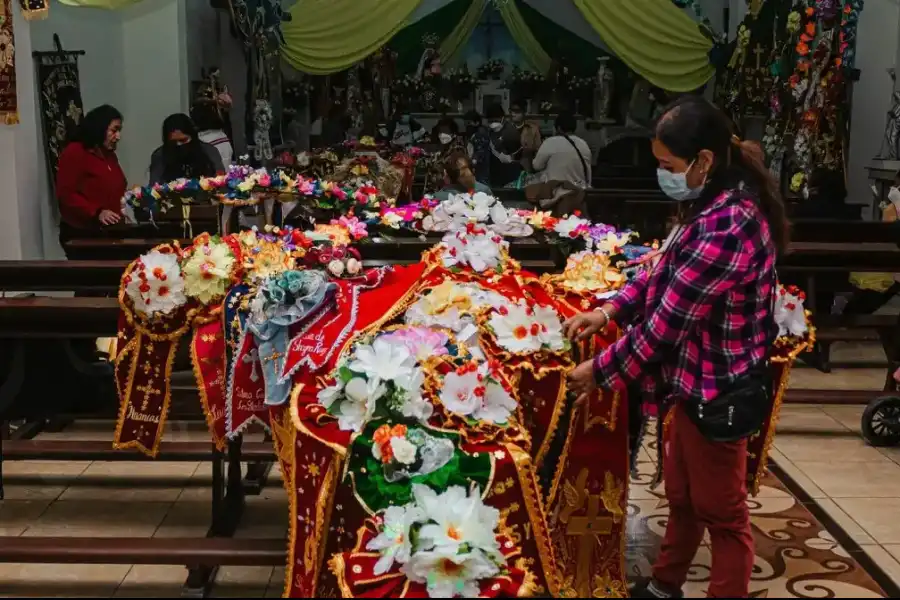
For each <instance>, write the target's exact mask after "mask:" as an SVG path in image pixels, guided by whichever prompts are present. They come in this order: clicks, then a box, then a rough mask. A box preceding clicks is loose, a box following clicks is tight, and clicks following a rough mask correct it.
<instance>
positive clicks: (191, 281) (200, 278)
mask: <svg viewBox="0 0 900 600" xmlns="http://www.w3.org/2000/svg"><path fill="white" fill-rule="evenodd" d="M234 263H235V257H234V253H232V251H231V248H230V247H229V246H228V244H225V243H223V242H218V243H210V244H205V245H203V246H199V247H197V248H194V250H193V252H192V253H191V254H190V256H188V259H187V260H186V261H185V262H184V265H183V267H182V272H183V273H184V287H185V293H186V294H187V295H188V296H190V297H192V298H196V299H197V300H199V301H200V302H202V303H203V304H209V303H210V302H212V301H213V300H215V299H216V298H220V297H222V296H224V295H225V292H226V291H227V288H228V284H229V283H230V280H231V275H232V269H233V267H234Z"/></svg>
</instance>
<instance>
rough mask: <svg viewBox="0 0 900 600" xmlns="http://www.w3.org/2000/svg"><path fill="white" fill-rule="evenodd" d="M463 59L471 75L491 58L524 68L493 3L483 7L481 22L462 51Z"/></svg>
mask: <svg viewBox="0 0 900 600" xmlns="http://www.w3.org/2000/svg"><path fill="white" fill-rule="evenodd" d="M463 57H464V60H465V62H466V64H467V65H468V67H469V70H470V71H472V72H473V73H474V72H475V71H476V70H477V69H478V67H480V66H481V65H482V64H484V63H485V62H487V61H488V60H490V59H492V58H499V59H501V60H503V61H504V62H505V63H506V64H507V65H513V66H515V65H518V66H524V63H523V61H522V58H521V53H520V52H519V48H518V46H516V42H515V41H514V40H513V38H512V35H510V33H509V30H508V29H507V28H506V24H505V23H504V22H503V16H502V15H501V14H500V11H498V10H497V9H496V8H495V7H494V5H493V3H488V5H487V7H485V9H484V13H483V14H482V15H481V21H480V22H479V23H478V25H477V26H476V27H475V30H474V31H473V32H472V37H470V38H469V41H468V43H467V44H466V47H465V49H464V50H463Z"/></svg>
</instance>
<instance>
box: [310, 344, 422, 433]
mask: <svg viewBox="0 0 900 600" xmlns="http://www.w3.org/2000/svg"><path fill="white" fill-rule="evenodd" d="M417 362H418V361H417V360H416V357H415V356H414V355H413V354H412V353H411V352H410V351H409V349H408V347H407V345H406V344H405V343H403V342H401V341H399V340H397V339H396V338H395V339H391V338H390V337H386V336H384V335H381V336H378V337H375V338H374V339H373V340H372V341H371V342H370V343H369V342H362V341H361V342H359V343H357V344H356V346H354V348H353V352H352V353H351V354H350V355H349V356H348V357H346V358H343V359H342V360H341V361H340V362H339V363H338V366H337V368H336V370H335V372H334V374H333V375H332V378H333V381H334V383H332V384H331V385H330V386H329V387H326V388H324V389H322V390H321V391H320V392H319V394H318V401H319V404H321V405H322V406H323V407H325V408H326V409H327V410H328V411H329V413H331V414H333V415H335V416H336V417H337V418H338V424H339V426H340V428H341V429H342V430H344V431H361V430H362V428H363V426H364V425H365V424H366V423H367V422H368V421H370V420H372V419H373V418H376V417H378V418H385V417H388V416H394V417H395V418H404V417H405V418H410V419H418V420H420V421H423V422H424V421H427V419H428V418H429V417H430V416H431V414H432V406H431V404H429V403H428V402H427V401H426V400H424V399H423V398H422V384H423V383H424V379H425V373H424V372H423V371H422V369H421V367H420V366H418V365H417Z"/></svg>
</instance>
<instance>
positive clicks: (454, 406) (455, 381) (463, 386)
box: [440, 371, 482, 416]
mask: <svg viewBox="0 0 900 600" xmlns="http://www.w3.org/2000/svg"><path fill="white" fill-rule="evenodd" d="M481 387H482V386H481V382H480V381H478V372H468V371H467V372H466V373H464V374H462V375H460V374H459V373H456V372H455V371H454V372H452V373H448V374H447V376H446V377H444V385H443V387H442V388H441V396H440V398H441V404H443V405H444V406H445V407H446V408H447V410H449V411H452V412H455V413H457V414H459V415H464V416H468V415H471V414H473V413H474V412H475V411H476V410H477V409H478V408H480V406H481V398H479V397H478V396H477V395H476V391H478V390H479V389H480V388H481Z"/></svg>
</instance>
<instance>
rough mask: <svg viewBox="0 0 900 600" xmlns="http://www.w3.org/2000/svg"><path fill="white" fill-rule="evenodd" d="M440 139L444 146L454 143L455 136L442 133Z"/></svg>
mask: <svg viewBox="0 0 900 600" xmlns="http://www.w3.org/2000/svg"><path fill="white" fill-rule="evenodd" d="M438 139H439V140H441V143H442V144H449V143H450V142H451V141H453V136H452V135H450V134H449V133H441V134H439V135H438Z"/></svg>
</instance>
